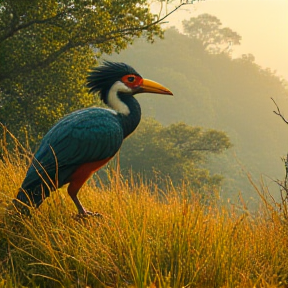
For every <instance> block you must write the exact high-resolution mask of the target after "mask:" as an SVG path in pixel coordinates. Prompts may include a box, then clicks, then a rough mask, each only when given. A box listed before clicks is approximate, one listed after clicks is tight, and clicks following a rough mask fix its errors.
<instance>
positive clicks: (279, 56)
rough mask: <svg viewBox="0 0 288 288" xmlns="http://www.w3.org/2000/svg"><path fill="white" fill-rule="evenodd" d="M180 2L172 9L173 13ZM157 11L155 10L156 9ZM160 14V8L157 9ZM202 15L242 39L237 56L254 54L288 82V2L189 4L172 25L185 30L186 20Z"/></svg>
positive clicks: (244, 0) (242, 0) (221, 0)
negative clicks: (209, 17) (183, 27)
mask: <svg viewBox="0 0 288 288" xmlns="http://www.w3.org/2000/svg"><path fill="white" fill-rule="evenodd" d="M179 2H180V1H175V3H174V4H173V5H171V6H169V10H172V9H173V7H175V5H176V4H177V3H179ZM154 9H155V10H154ZM154 9H153V10H154V11H155V12H156V7H155V6H154ZM202 13H209V14H212V15H215V16H217V17H218V18H219V19H220V20H221V22H222V24H223V26H226V27H229V28H231V29H232V30H234V31H236V32H238V33H239V34H240V35H241V36H242V44H241V47H239V48H235V47H234V54H235V56H239V55H241V54H243V53H252V54H253V55H254V56H255V57H256V63H258V64H260V65H261V66H263V67H269V68H271V69H272V70H273V71H274V70H277V72H278V73H277V74H278V75H279V76H283V77H284V78H285V79H286V80H288V34H287V31H288V0H206V1H200V2H195V3H194V4H193V5H185V6H184V8H181V11H179V10H178V11H177V12H175V13H174V14H172V15H171V16H170V17H169V18H168V20H169V25H173V26H176V27H177V28H179V29H181V22H182V20H183V19H189V18H191V17H196V16H197V15H199V14H202Z"/></svg>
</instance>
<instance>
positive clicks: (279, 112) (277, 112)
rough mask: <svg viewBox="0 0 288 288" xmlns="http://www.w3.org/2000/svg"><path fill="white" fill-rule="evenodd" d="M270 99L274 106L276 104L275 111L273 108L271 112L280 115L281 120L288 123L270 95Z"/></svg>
mask: <svg viewBox="0 0 288 288" xmlns="http://www.w3.org/2000/svg"><path fill="white" fill-rule="evenodd" d="M271 99H272V101H273V102H274V104H275V106H276V108H277V111H275V110H274V111H273V112H274V113H275V114H276V115H278V116H280V117H281V118H282V120H283V121H284V122H285V123H286V124H288V120H286V119H285V117H284V116H283V115H282V113H281V111H280V109H279V107H278V105H277V103H276V102H275V100H274V99H273V98H272V97H271Z"/></svg>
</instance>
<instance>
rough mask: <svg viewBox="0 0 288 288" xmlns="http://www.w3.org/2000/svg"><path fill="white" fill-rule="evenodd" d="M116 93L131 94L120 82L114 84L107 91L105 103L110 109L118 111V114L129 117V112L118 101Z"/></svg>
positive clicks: (124, 105) (125, 106) (123, 104)
mask: <svg viewBox="0 0 288 288" xmlns="http://www.w3.org/2000/svg"><path fill="white" fill-rule="evenodd" d="M118 92H126V93H127V92H128V93H129V92H131V89H130V88H128V87H127V86H126V85H125V84H124V83H122V82H120V81H117V82H115V83H114V84H113V85H112V86H111V88H110V90H109V93H108V98H107V103H108V105H109V106H110V107H111V108H112V109H114V110H116V111H118V112H119V113H122V114H124V115H129V114H130V110H129V108H128V106H127V105H126V104H125V103H123V102H122V101H121V100H120V99H119V97H118V94H117V93H118ZM128 97H129V96H128Z"/></svg>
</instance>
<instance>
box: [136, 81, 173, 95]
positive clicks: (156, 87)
mask: <svg viewBox="0 0 288 288" xmlns="http://www.w3.org/2000/svg"><path fill="white" fill-rule="evenodd" d="M145 92H146V93H156V94H166V95H173V93H172V92H171V91H170V90H169V89H167V88H166V87H164V86H162V85H161V84H159V83H157V82H155V81H152V80H148V79H143V82H142V84H141V85H140V87H139V90H138V91H137V93H145Z"/></svg>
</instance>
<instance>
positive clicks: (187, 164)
mask: <svg viewBox="0 0 288 288" xmlns="http://www.w3.org/2000/svg"><path fill="white" fill-rule="evenodd" d="M230 146H231V144H230V141H229V139H228V137H227V135H226V134H225V133H224V132H221V131H216V130H213V129H209V130H204V129H203V128H200V127H192V126H188V125H186V124H184V123H178V124H172V125H169V126H167V127H164V126H163V125H161V124H160V123H159V122H157V121H155V120H152V119H144V120H142V122H141V124H140V126H139V128H138V131H137V133H135V134H134V135H132V136H131V137H130V138H129V139H127V140H126V141H125V142H124V144H123V146H122V149H121V153H120V161H121V168H122V169H124V171H125V170H126V173H127V171H129V168H132V171H133V172H134V173H136V174H141V175H143V177H147V178H148V179H149V180H153V181H154V182H155V181H156V182H157V179H158V180H159V179H161V178H164V179H166V178H167V177H169V178H170V179H171V180H172V181H173V183H178V184H179V183H181V181H182V180H183V179H186V180H188V181H189V183H190V185H192V186H193V187H195V188H197V189H200V188H203V186H207V187H211V186H219V184H220V183H221V180H222V177H221V176H220V175H213V176H210V175H209V172H208V170H206V169H205V168H203V167H205V163H206V160H207V156H208V155H209V154H211V153H212V154H215V153H217V154H218V153H221V152H223V151H224V150H226V149H228V148H229V147H230Z"/></svg>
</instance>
